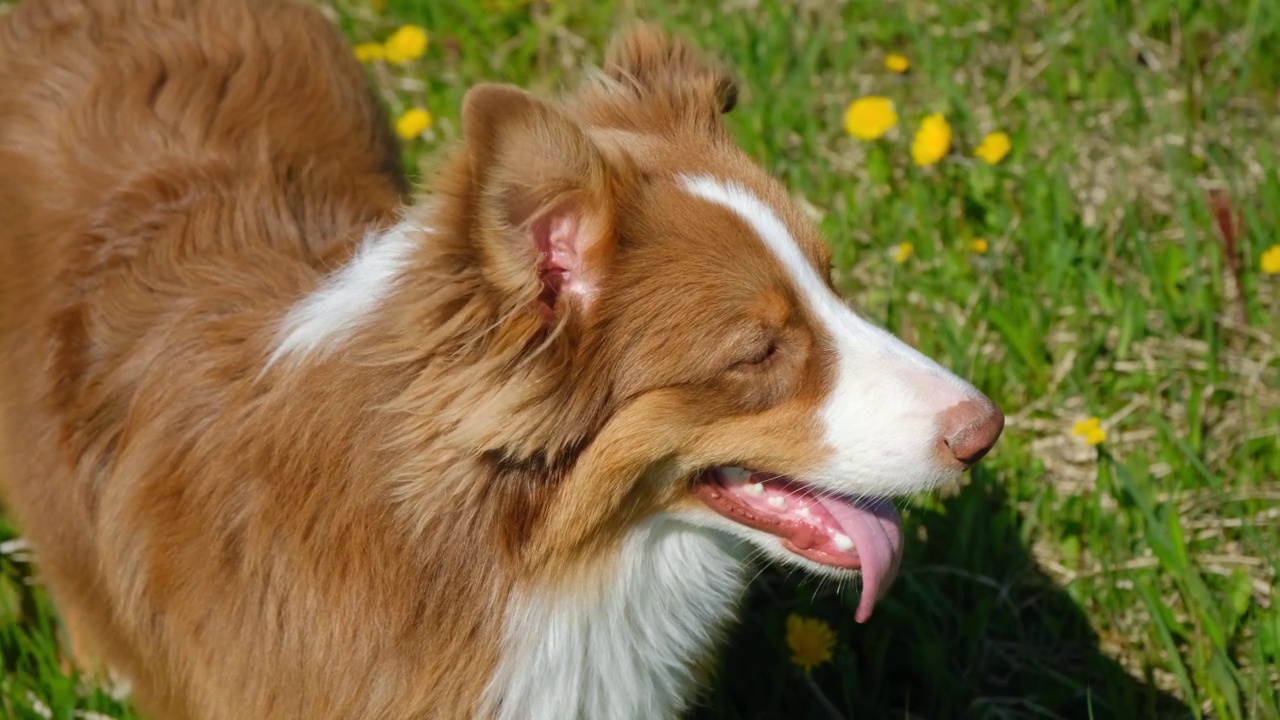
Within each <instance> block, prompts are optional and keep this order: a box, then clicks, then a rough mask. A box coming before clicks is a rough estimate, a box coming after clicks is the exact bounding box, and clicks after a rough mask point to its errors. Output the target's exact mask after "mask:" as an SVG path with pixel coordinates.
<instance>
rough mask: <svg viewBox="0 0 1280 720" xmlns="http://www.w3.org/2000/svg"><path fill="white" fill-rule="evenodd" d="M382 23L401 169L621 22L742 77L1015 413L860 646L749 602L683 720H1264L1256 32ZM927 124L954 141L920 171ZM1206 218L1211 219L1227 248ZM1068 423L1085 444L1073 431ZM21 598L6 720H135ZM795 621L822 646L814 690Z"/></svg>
mask: <svg viewBox="0 0 1280 720" xmlns="http://www.w3.org/2000/svg"><path fill="white" fill-rule="evenodd" d="M389 4H390V8H389V9H388V10H387V11H386V12H385V13H381V14H380V13H376V12H374V11H373V10H371V9H369V6H368V4H367V3H358V2H356V1H355V0H341V1H339V2H337V3H336V5H335V6H334V8H335V17H337V18H339V19H340V22H341V24H342V26H343V28H344V30H345V31H346V32H347V33H348V34H349V36H350V37H351V38H352V40H353V41H357V42H358V41H365V40H381V39H384V38H385V37H386V36H387V35H388V34H389V33H390V32H391V31H392V30H394V29H395V28H396V27H397V26H398V25H399V24H401V23H416V24H420V25H422V26H424V27H426V28H427V29H428V30H429V31H430V33H431V38H432V42H431V46H430V48H429V49H428V51H427V54H426V56H425V57H424V58H423V59H422V60H420V61H416V62H414V63H413V64H411V65H409V66H408V67H406V68H394V69H392V68H387V67H385V66H376V67H373V68H371V77H372V78H373V79H374V81H375V82H376V83H377V84H378V85H379V86H380V88H381V89H382V91H383V93H384V96H385V97H386V99H387V102H388V104H389V105H390V107H391V108H392V112H393V114H397V113H399V112H400V111H402V110H404V109H405V108H407V107H412V106H421V107H425V108H428V109H430V110H431V112H432V113H433V114H434V115H435V124H434V126H433V127H432V129H431V130H430V131H429V133H428V135H427V137H426V138H425V139H422V140H416V141H414V142H412V143H410V144H409V145H408V147H407V148H406V157H407V160H408V163H409V166H410V167H411V168H413V169H414V170H415V172H416V171H418V170H419V169H422V171H427V170H428V169H429V168H431V167H433V166H434V164H435V163H436V162H437V161H438V160H439V159H440V157H441V151H442V150H443V149H444V148H445V147H447V146H448V144H449V143H450V141H452V140H454V139H456V137H457V135H458V123H457V117H458V107H459V104H460V101H461V98H462V96H463V94H464V93H465V91H466V89H467V87H468V86H470V85H471V84H472V83H474V82H476V81H479V80H501V81H508V82H513V83H517V84H520V85H523V86H526V87H530V88H533V89H534V90H536V91H539V92H547V93H549V92H554V91H555V90H556V89H557V88H560V87H563V86H566V85H569V84H571V83H572V82H573V80H574V78H576V77H577V76H578V75H579V73H580V71H581V70H582V68H583V67H584V66H585V65H590V64H592V63H598V62H599V61H600V57H601V52H602V48H603V43H604V41H605V39H606V38H607V36H608V34H609V33H610V31H611V30H612V29H613V28H615V27H616V26H617V25H618V24H619V23H620V22H622V21H623V20H625V19H627V18H629V17H633V16H637V15H638V16H642V17H646V18H651V19H656V20H659V21H661V22H663V23H665V24H667V25H668V26H670V27H671V28H673V29H675V30H678V31H679V32H681V33H683V34H685V35H687V36H688V37H690V38H691V39H693V40H694V41H695V42H696V43H697V44H699V45H700V46H701V47H702V48H704V49H705V50H707V51H708V53H709V54H711V55H712V56H713V57H716V58H718V59H720V60H721V61H722V62H723V64H724V65H725V66H726V67H728V68H730V69H731V70H732V72H733V74H734V76H735V77H736V78H737V80H738V81H739V84H740V87H741V96H740V103H739V107H738V109H737V110H735V111H734V112H733V113H732V114H731V115H730V116H729V123H730V124H731V126H732V128H733V131H734V133H735V135H736V137H737V138H738V140H739V141H740V142H741V144H742V145H743V146H744V147H745V148H746V150H747V151H748V152H749V153H750V154H751V155H753V156H754V157H756V158H757V159H758V160H759V161H760V162H761V163H763V164H764V165H765V166H766V167H767V168H769V169H770V171H771V172H773V173H774V174H776V175H777V176H779V177H780V178H782V179H783V180H784V181H785V182H786V183H787V185H788V186H789V187H790V188H791V190H792V191H793V192H794V194H795V195H796V196H797V197H798V198H801V199H802V200H803V201H804V202H805V203H806V204H807V205H808V206H810V207H811V208H812V209H813V211H814V214H815V216H817V217H820V223H821V226H822V228H823V230H824V231H825V232H826V233H827V235H828V237H829V238H830V239H831V241H832V244H833V246H834V247H835V249H836V259H837V266H838V274H839V276H840V279H841V282H842V283H843V284H844V286H845V287H846V289H847V290H848V291H849V294H850V297H851V298H852V299H853V301H854V303H855V304H856V305H857V306H858V307H859V308H860V309H861V310H862V311H863V312H864V313H865V314H866V315H868V316H869V317H871V318H872V319H874V320H876V321H878V322H882V323H884V324H886V325H887V326H888V327H889V328H890V329H892V330H893V331H895V332H897V333H899V334H900V335H902V336H903V337H905V338H906V339H907V340H908V341H910V342H912V343H913V344H915V345H917V346H918V347H920V348H921V349H922V350H924V351H925V352H927V353H930V354H932V355H934V356H935V357H937V358H939V359H940V360H941V361H942V362H944V363H945V364H948V365H949V366H951V367H953V368H955V369H956V370H957V371H959V372H960V373H961V374H964V375H966V376H968V377H970V378H971V379H972V380H973V382H974V383H975V384H976V385H977V386H978V387H980V388H982V389H983V390H985V391H986V392H987V393H989V394H990V395H991V396H992V397H993V398H994V399H996V400H997V402H999V403H1000V404H1001V405H1002V406H1003V407H1004V408H1005V410H1006V412H1007V414H1008V416H1009V423H1008V427H1007V430H1006V431H1005V435H1004V438H1003V439H1002V440H1001V441H1000V445H999V446H998V448H997V450H996V451H995V452H994V453H993V454H992V455H991V456H990V457H989V458H988V459H987V460H985V461H984V462H983V463H982V465H981V466H980V467H979V468H978V470H977V471H976V472H975V473H974V474H973V475H972V476H971V477H969V478H966V480H965V482H964V484H963V485H962V487H960V488H958V489H957V490H956V491H954V492H952V493H950V494H947V495H944V496H938V497H931V498H919V499H915V500H913V501H911V503H910V507H909V509H908V511H907V513H906V524H907V532H908V536H909V538H910V540H909V545H908V549H907V556H906V560H905V562H904V570H903V573H902V575H901V577H900V579H899V581H898V583H897V585H896V586H895V588H894V590H893V592H892V593H891V594H890V596H889V598H888V599H887V600H886V601H885V602H884V603H883V604H882V605H881V606H880V607H879V608H878V610H877V613H876V616H875V617H874V618H873V619H872V621H871V622H870V623H868V624H867V625H865V626H858V625H856V624H855V623H854V622H853V621H852V617H853V608H854V606H855V604H856V600H857V597H856V594H854V593H848V594H845V595H843V596H842V595H840V594H837V593H835V592H834V591H833V590H832V589H831V588H830V587H827V586H819V585H815V584H813V583H812V582H810V581H808V580H806V579H805V578H803V577H801V576H800V575H799V574H789V573H785V572H781V571H776V570H769V571H766V572H765V573H763V574H762V575H761V576H760V578H759V580H758V581H757V582H756V583H755V585H754V586H753V591H752V593H751V595H750V596H749V598H748V604H747V607H746V610H745V613H744V622H743V623H742V624H741V626H740V628H739V629H738V630H737V632H736V633H735V634H734V636H733V639H732V645H731V647H729V648H727V652H725V653H724V663H723V666H722V669H721V672H720V674H719V678H718V680H717V682H716V684H715V685H714V687H713V688H712V689H711V690H710V691H709V692H708V694H707V695H706V696H705V698H704V701H703V703H702V706H701V707H700V708H699V710H698V711H697V712H696V715H697V716H698V717H706V718H810V717H812V718H833V717H849V718H852V717H858V718H867V717H870V718H882V717H904V718H905V717H918V718H951V717H974V718H1013V717H1028V718H1053V717H1062V718H1085V717H1095V718H1143V717H1161V718H1164V717H1175V718H1180V717H1216V718H1280V671H1278V670H1277V668H1280V597H1277V595H1276V577H1277V570H1278V569H1280V450H1277V446H1278V444H1280V275H1267V274H1264V273H1263V272H1262V271H1261V269H1260V257H1261V255H1262V253H1263V251H1264V250H1265V249H1266V248H1267V247H1269V246H1270V245H1272V244H1274V243H1276V242H1277V237H1278V235H1277V233H1278V231H1277V228H1280V162H1278V161H1277V152H1280V148H1278V147H1277V146H1276V145H1275V144H1274V142H1273V141H1274V140H1275V139H1280V113H1277V110H1280V93H1278V88H1280V85H1278V83H1280V5H1276V4H1275V3H1272V2H1268V1H1266V0H1237V1H1234V2H1233V1H1229V0H1152V1H1150V2H1144V3H1134V4H1130V3H1124V2H1118V1H1117V0H994V1H993V2H988V3H973V2H961V1H959V0H951V1H950V2H939V3H927V2H922V1H919V0H906V1H904V2H896V3H891V2H883V1H882V0H881V1H878V2H866V1H864V0H851V1H849V2H781V1H780V0H721V2H714V3H713V2H700V3H691V2H685V3H680V4H679V6H678V7H677V6H673V5H672V4H669V3H666V2H661V1H659V0H626V1H624V2H621V3H619V4H618V5H616V6H613V5H609V4H605V3H594V2H587V1H586V0H579V1H575V2H569V1H568V0H560V1H559V2H552V3H533V4H526V3H522V2H519V1H518V0H467V1H466V2H461V1H460V2H427V0H390V3H389ZM886 52H901V53H903V54H905V55H907V56H908V57H909V58H910V59H911V61H912V71H911V72H910V73H909V74H907V75H905V76H899V75H895V74H892V73H889V72H887V71H885V70H884V69H883V65H882V60H883V56H884V54H885V53H886ZM865 94H880V95H887V96H889V97H891V98H893V99H894V101H895V103H896V104H897V108H898V112H899V114H900V116H901V118H902V122H901V124H900V125H899V127H898V128H897V130H895V131H894V132H893V133H891V134H890V135H889V136H888V137H887V138H885V139H883V140H880V141H877V142H875V143H870V144H869V143H864V142H860V141H857V140H854V139H852V138H850V137H848V136H847V135H846V134H845V133H844V130H843V126H842V116H843V111H844V108H845V106H846V105H847V104H848V103H849V102H850V101H851V100H852V99H854V98H856V97H858V96H861V95H865ZM929 112H943V113H944V114H945V115H946V117H947V118H948V119H949V121H950V122H951V124H952V126H953V127H954V130H955V142H954V148H953V152H952V155H951V156H950V157H948V158H947V159H945V160H944V161H943V162H942V163H940V164H939V165H937V166H933V167H928V168H917V167H915V166H913V165H912V164H911V162H910V156H909V153H908V147H909V144H910V139H911V132H912V131H913V130H914V128H915V126H916V124H917V123H918V122H919V120H920V118H921V117H923V116H924V115H925V114H927V113H929ZM989 130H1004V131H1007V132H1008V133H1009V134H1010V135H1011V136H1012V138H1013V152H1012V154H1011V155H1010V156H1009V157H1008V158H1007V159H1006V160H1005V161H1004V162H1002V163H1001V164H999V165H997V166H995V167H990V166H986V165H985V164H983V163H981V162H979V161H976V160H975V159H974V158H973V157H972V149H973V147H974V146H975V145H976V144H977V143H978V141H979V140H980V139H981V137H982V134H983V133H985V132H987V131H989ZM1211 191H1222V192H1225V193H1227V195H1228V196H1229V197H1230V198H1231V203H1232V206H1233V210H1234V211H1237V212H1238V213H1239V214H1240V218H1241V227H1240V232H1239V237H1238V238H1237V241H1236V246H1235V248H1234V255H1233V254H1232V253H1229V252H1228V251H1227V250H1226V248H1225V247H1224V243H1223V241H1222V237H1221V235H1220V233H1219V232H1218V229H1217V227H1216V226H1215V223H1214V215H1213V212H1212V209H1211V207H1210V204H1209V202H1208V200H1207V198H1208V196H1209V193H1210V192H1211ZM978 237H981V238H984V239H986V240H988V241H989V244H990V250H989V252H988V253H987V254H985V255H982V256H978V255H975V254H974V253H973V252H971V250H970V241H971V240H972V239H973V238H978ZM901 242H911V243H912V244H913V247H914V250H915V253H914V255H913V256H912V257H910V258H909V259H907V260H906V262H904V263H902V264H896V263H895V262H894V260H893V257H892V250H893V248H895V247H896V246H897V245H898V243H901ZM1236 268H1239V270H1238V272H1237V270H1236ZM1088 416H1097V417H1099V418H1101V420H1102V423H1103V427H1104V428H1105V429H1106V431H1107V438H1106V441H1105V442H1104V443H1103V444H1102V445H1100V446H1098V447H1090V446H1086V445H1085V444H1084V443H1083V441H1082V440H1081V439H1079V438H1077V437H1073V436H1072V435H1071V428H1072V424H1073V423H1074V422H1075V421H1076V420H1078V419H1081V418H1084V417H1088ZM12 534H13V531H12V530H10V529H8V528H4V527H3V526H0V540H4V539H8V538H9V537H11V536H12ZM33 573H34V569H33V567H32V566H30V565H28V564H26V562H25V561H24V560H23V559H22V558H21V556H20V553H19V554H16V555H15V554H12V553H10V554H5V555H0V651H2V653H3V661H2V665H0V708H3V709H4V711H5V713H7V714H9V715H12V716H14V717H20V718H25V717H36V715H34V714H33V712H32V710H31V709H30V708H31V702H30V698H31V697H38V698H39V699H40V700H41V702H43V703H44V704H45V705H47V706H48V707H50V708H52V711H53V713H54V716H56V717H66V718H70V717H73V710H75V709H80V710H93V711H97V712H101V713H103V714H104V715H106V716H107V717H128V714H127V711H125V710H124V709H123V708H122V707H121V706H119V705H117V704H115V703H114V702H113V701H111V700H110V698H108V697H106V696H105V695H104V694H102V693H101V692H99V691H96V690H92V689H90V688H89V686H88V685H87V684H86V683H83V682H81V681H78V680H77V679H75V678H69V677H67V676H66V675H65V674H64V673H63V671H62V667H61V661H60V659H59V653H58V651H57V649H56V644H57V640H56V637H57V632H58V631H57V621H56V618H55V616H54V615H53V612H52V610H51V607H50V605H49V603H48V601H47V600H46V599H45V597H44V596H43V595H42V594H41V593H40V591H39V586H38V581H32V580H31V577H32V575H33ZM791 613H797V614H800V615H804V616H807V617H816V618H821V619H824V620H826V621H828V622H829V623H830V624H831V625H832V627H833V628H834V629H835V630H836V631H837V633H838V636H839V642H838V645H837V647H836V650H835V654H834V659H833V661H832V662H830V663H827V664H824V665H821V666H819V667H817V668H815V669H814V670H813V671H812V673H811V674H808V675H806V674H805V673H803V672H801V671H800V670H799V669H798V668H796V667H795V666H793V665H792V664H791V663H790V660H789V651H788V650H787V646H786V643H785V639H784V626H785V619H786V617H787V616H788V615H789V614H791Z"/></svg>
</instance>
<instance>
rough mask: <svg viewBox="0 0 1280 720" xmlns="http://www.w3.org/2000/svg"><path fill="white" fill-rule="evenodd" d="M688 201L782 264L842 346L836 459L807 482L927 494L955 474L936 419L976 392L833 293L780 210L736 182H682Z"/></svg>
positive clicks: (835, 403)
mask: <svg viewBox="0 0 1280 720" xmlns="http://www.w3.org/2000/svg"><path fill="white" fill-rule="evenodd" d="M680 180H681V182H682V184H683V185H684V187H685V189H686V190H688V191H689V193H690V194H692V195H694V196H696V197H699V198H702V199H704V200H706V201H708V202H711V203H715V204H717V205H720V206H722V207H724V208H727V209H728V210H730V211H732V212H734V213H735V214H737V215H738V216H739V217H741V218H742V220H743V221H745V222H746V224H747V225H748V226H750V227H751V229H752V230H754V231H755V233H756V235H758V236H759V237H760V239H761V240H762V241H763V242H764V244H765V245H766V246H767V247H768V248H769V249H770V250H771V251H772V253H773V255H774V256H775V257H777V258H778V260H779V261H780V262H781V263H782V265H783V267H785V268H786V270H787V273H788V275H789V276H790V277H791V279H792V281H793V282H794V283H795V284H796V287H797V288H798V289H799V291H800V295H801V297H803V298H805V300H806V302H807V304H808V306H809V308H810V310H811V311H812V312H813V314H814V316H815V317H816V318H817V319H818V321H819V322H820V323H822V325H823V327H824V328H825V329H826V331H827V333H828V334H829V335H830V336H831V338H832V341H833V342H834V343H835V350H836V353H837V355H838V357H839V368H838V371H837V378H836V382H835V385H834V386H833V388H832V390H831V393H830V394H829V396H828V398H827V401H826V403H825V404H824V406H823V408H822V410H821V417H822V420H823V426H824V431H825V433H824V434H825V440H826V442H827V444H828V445H829V446H830V448H831V451H830V457H829V458H828V459H827V461H826V462H824V463H823V464H822V466H821V467H820V468H818V469H817V471H816V472H815V474H814V476H813V477H811V478H808V479H810V480H812V481H816V482H824V483H827V484H829V485H831V486H832V487H836V488H839V489H841V490H843V491H845V492H850V493H859V494H868V495H891V494H899V493H905V492H915V491H922V490H928V489H931V488H933V487H935V486H937V485H938V484H939V483H941V482H943V481H945V480H946V479H948V478H950V477H953V476H954V474H955V472H956V471H955V470H954V469H950V468H947V467H944V466H943V465H942V464H940V463H939V462H937V461H936V460H935V448H936V447H937V441H938V432H939V429H938V427H937V418H938V416H939V414H940V413H941V412H942V411H943V410H946V409H947V408H949V407H951V406H953V405H956V404H958V403H960V402H962V401H964V400H966V399H968V398H971V397H975V396H977V394H978V393H977V391H976V390H975V389H974V388H973V387H972V386H971V385H969V384H968V383H966V382H965V381H963V380H961V379H960V378H958V377H956V376H955V375H953V374H951V373H950V372H948V371H947V370H945V369H943V368H942V367H941V366H940V365H938V364H937V363H935V362H934V361H932V360H930V359H929V358H927V357H925V356H924V355H922V354H920V353H919V352H917V351H916V350H915V349H914V348H912V347H910V346H909V345H907V344H906V343H904V342H902V341H901V340H899V339H897V338H896V337H894V336H893V335H891V334H890V333H888V332H885V331H884V330H882V329H880V328H878V327H876V326H875V325H873V324H871V323H869V322H867V321H866V320H864V319H862V318H861V317H859V316H858V315H857V313H855V312H853V310H851V309H850V308H849V307H848V306H847V305H846V304H845V303H844V301H843V300H841V299H840V298H839V297H838V296H837V295H836V294H835V293H833V292H831V290H830V288H828V287H827V284H826V283H825V282H823V281H822V279H821V278H820V277H819V276H818V273H817V271H816V270H814V268H813V266H812V265H811V264H810V263H809V261H808V260H807V259H806V258H805V256H804V253H803V252H801V250H800V246H799V244H798V243H797V242H796V240H795V238H794V237H792V235H791V232H790V230H788V229H787V226H786V223H784V222H783V221H782V219H781V218H780V217H779V216H778V213H776V212H775V211H774V210H773V208H771V207H769V205H768V204H766V203H765V202H764V201H762V200H761V199H760V198H758V197H756V196H755V195H754V194H752V193H751V192H750V191H749V190H747V189H746V188H744V187H742V186H741V185H738V184H736V183H733V182H723V181H720V180H717V179H715V178H712V177H709V176H705V175H701V176H696V177H690V176H682V177H681V178H680Z"/></svg>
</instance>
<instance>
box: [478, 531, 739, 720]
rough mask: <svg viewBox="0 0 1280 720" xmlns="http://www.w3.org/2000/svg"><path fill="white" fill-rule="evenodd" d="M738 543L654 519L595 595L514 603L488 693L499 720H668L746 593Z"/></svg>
mask: <svg viewBox="0 0 1280 720" xmlns="http://www.w3.org/2000/svg"><path fill="white" fill-rule="evenodd" d="M745 584H746V578H745V563H744V561H743V554H742V548H741V547H740V545H739V544H738V542H737V541H735V540H732V539H730V538H729V537H728V536H726V535H723V534H720V533H717V532H716V531H714V530H709V529H706V528H700V527H696V526H694V525H690V524H686V523H684V522H681V521H680V520H678V519H676V518H674V517H671V516H659V517H657V518H655V519H653V520H651V521H649V522H647V523H645V524H644V525H642V526H640V527H638V528H636V529H635V530H634V531H632V533H631V534H630V536H629V537H628V538H627V540H626V541H625V544H624V547H623V550H622V555H621V557H620V560H619V562H618V564H617V566H616V567H615V569H614V570H613V575H612V577H610V578H608V581H607V583H606V584H605V585H604V586H603V587H602V588H600V589H599V591H597V592H582V593H573V594H565V593H558V594H556V595H551V594H550V593H545V592H535V593H532V594H530V595H527V596H525V597H522V598H518V599H517V600H516V601H515V603H514V604H513V605H512V606H511V609H510V611H509V612H508V614H507V617H506V627H505V629H504V645H503V652H502V659H501V661H500V662H499V666H498V668H497V672H496V673H495V675H494V678H493V680H492V682H491V683H490V685H489V688H488V691H487V693H486V698H485V700H486V705H487V707H488V708H489V709H490V713H488V714H489V715H492V714H494V713H493V710H494V709H496V710H497V712H496V716H497V717H498V718H501V719H502V720H516V719H517V718H519V719H521V720H572V719H575V718H582V719H590V720H615V719H616V720H630V719H631V718H646V719H660V718H671V717H674V716H675V715H676V714H677V713H678V712H679V711H680V710H681V709H683V708H684V707H685V706H686V704H687V703H688V702H689V701H690V700H692V696H693V694H694V692H695V691H696V688H695V687H694V684H693V678H692V676H691V672H690V669H691V668H690V665H691V663H692V662H694V661H695V660H697V659H698V658H699V657H700V656H702V654H703V653H705V652H706V651H707V649H708V648H709V647H710V645H711V643H712V641H713V639H714V634H715V632H716V631H717V630H718V629H719V628H722V627H723V626H724V624H725V623H726V622H727V621H728V620H729V618H730V617H731V616H732V615H733V613H734V611H735V609H736V607H737V604H738V601H739V598H740V596H741V594H742V590H743V588H744V587H745Z"/></svg>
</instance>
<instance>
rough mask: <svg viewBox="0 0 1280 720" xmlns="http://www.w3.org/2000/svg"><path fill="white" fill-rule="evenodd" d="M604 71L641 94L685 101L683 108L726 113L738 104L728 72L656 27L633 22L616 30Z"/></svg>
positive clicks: (607, 53) (680, 101) (606, 57)
mask: <svg viewBox="0 0 1280 720" xmlns="http://www.w3.org/2000/svg"><path fill="white" fill-rule="evenodd" d="M605 75H606V76H608V77H609V78H610V79H612V80H614V81H616V82H620V83H623V84H624V85H630V86H632V87H633V88H634V89H635V90H637V91H638V92H639V94H640V95H641V96H642V97H644V96H648V97H651V98H652V97H655V96H656V97H657V98H662V99H664V100H666V101H667V102H673V103H681V104H685V105H686V107H685V108H683V109H684V110H686V111H698V110H704V111H710V112H713V113H715V114H722V113H727V112H729V111H730V110H732V109H733V108H734V106H735V105H736V104H737V103H738V87H737V86H736V85H735V84H734V83H733V80H731V79H730V78H729V76H727V75H725V74H724V73H723V72H721V71H720V70H718V69H716V68H714V67H712V66H710V65H708V64H707V63H706V62H704V61H703V60H702V59H701V58H700V57H699V56H698V54H697V53H696V52H694V50H693V49H692V48H690V47H689V46H688V45H686V44H685V43H684V42H681V41H680V40H677V39H673V38H671V37H669V36H668V35H667V34H666V33H664V32H663V31H662V30H661V29H660V28H658V27H655V26H653V25H647V24H643V23H640V24H636V25H633V26H631V27H629V28H627V29H625V30H623V31H622V32H620V33H618V34H617V35H616V36H615V37H614V39H613V41H612V42H611V43H610V44H609V49H608V51H607V52H606V53H605Z"/></svg>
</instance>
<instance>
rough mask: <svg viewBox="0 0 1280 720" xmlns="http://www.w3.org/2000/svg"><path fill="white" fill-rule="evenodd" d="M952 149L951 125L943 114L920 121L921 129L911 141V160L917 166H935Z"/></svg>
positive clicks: (936, 114)
mask: <svg viewBox="0 0 1280 720" xmlns="http://www.w3.org/2000/svg"><path fill="white" fill-rule="evenodd" d="M950 149H951V125H950V124H949V123H947V119H946V118H944V117H943V116H942V113H934V114H932V115H929V116H927V117H925V119H924V120H922V121H920V129H919V130H917V131H916V137H915V139H914V140H912V141H911V159H912V160H913V161H914V162H915V164H917V165H921V166H924V165H933V164H934V163H936V162H938V161H939V160H941V159H942V158H944V157H946V155H947V151H948V150H950Z"/></svg>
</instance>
